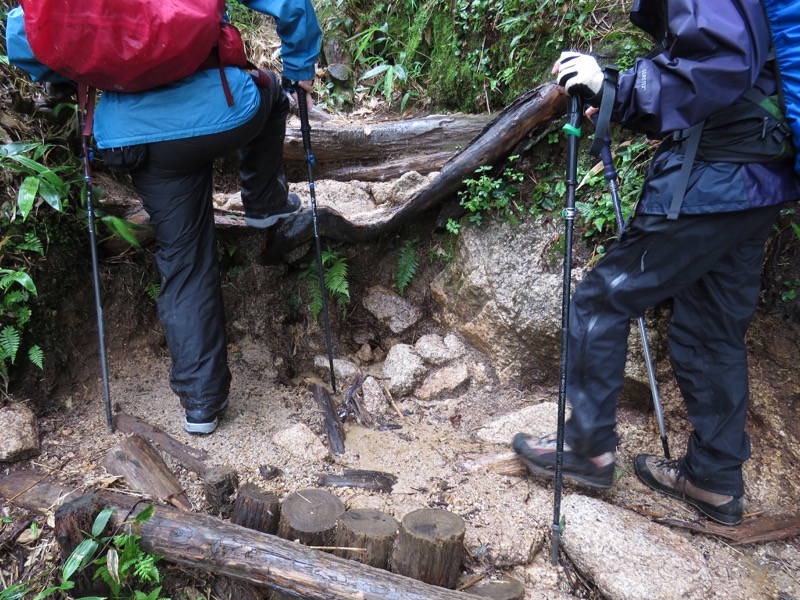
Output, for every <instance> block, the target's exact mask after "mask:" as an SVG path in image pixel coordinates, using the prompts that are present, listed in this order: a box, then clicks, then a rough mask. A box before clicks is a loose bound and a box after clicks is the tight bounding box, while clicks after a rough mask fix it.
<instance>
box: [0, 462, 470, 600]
mask: <svg viewBox="0 0 800 600" xmlns="http://www.w3.org/2000/svg"><path fill="white" fill-rule="evenodd" d="M71 494H72V492H71V490H69V489H67V488H65V487H64V486H60V485H58V484H53V483H47V482H44V481H42V480H41V476H40V475H37V474H35V473H32V472H30V471H16V472H11V473H9V474H7V475H4V476H2V477H0V496H3V497H4V498H6V499H8V500H9V501H12V500H13V502H14V503H15V504H17V505H18V506H21V507H23V508H28V509H30V510H43V509H46V508H50V507H52V506H54V505H56V504H59V503H60V501H61V499H63V498H64V497H66V496H70V495H71ZM70 497H71V498H74V499H77V496H70ZM98 497H99V499H100V500H101V502H99V503H97V505H98V506H108V507H112V508H118V509H119V511H118V514H119V515H120V518H121V517H122V516H127V515H129V514H130V513H131V511H132V510H136V511H138V510H142V509H143V508H144V506H143V503H141V501H140V499H139V498H137V497H135V496H127V495H122V494H115V493H113V492H102V493H100V494H98ZM134 507H135V508H134ZM130 516H133V515H132V514H131V515H130ZM137 533H138V534H139V535H141V545H142V548H143V549H144V550H146V551H147V552H150V553H154V554H159V555H161V556H163V557H164V558H165V559H166V560H168V561H170V562H174V563H178V564H183V565H188V566H191V567H193V568H201V569H204V570H207V571H210V572H212V573H216V574H220V575H225V576H228V577H232V578H235V579H238V580H240V581H246V582H248V583H251V584H256V585H260V586H266V587H271V588H274V589H277V590H279V591H282V592H288V593H291V594H296V595H299V596H300V597H302V598H310V599H318V600H339V599H344V600H349V599H352V600H355V599H362V600H458V599H463V598H465V597H467V596H465V595H464V594H463V593H459V592H454V591H451V590H447V589H444V588H439V587H436V586H432V585H428V584H425V583H422V582H420V581H416V580H414V579H410V578H408V577H403V576H401V575H396V574H394V573H390V572H388V571H384V570H381V569H376V568H374V567H370V566H368V565H364V564H361V563H358V562H355V561H351V560H347V559H344V558H339V557H338V556H333V555H332V554H327V553H324V552H319V551H317V550H313V549H311V548H307V547H305V546H302V545H300V544H296V543H293V542H290V541H287V540H283V539H280V538H278V537H275V536H273V535H269V534H266V533H261V532H258V531H254V530H252V529H247V528H244V527H240V526H238V525H233V524H231V523H228V522H226V521H223V520H221V519H217V518H215V517H212V516H209V515H205V514H197V513H187V512H183V511H180V510H177V509H174V508H170V507H166V506H156V508H155V511H154V514H153V516H152V518H150V519H148V520H147V521H145V522H143V523H141V524H139V525H137Z"/></svg>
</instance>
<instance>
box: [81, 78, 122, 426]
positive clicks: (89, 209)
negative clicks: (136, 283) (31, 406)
mask: <svg viewBox="0 0 800 600" xmlns="http://www.w3.org/2000/svg"><path fill="white" fill-rule="evenodd" d="M94 93H95V92H94V90H93V89H86V88H84V87H83V86H79V88H78V95H79V104H80V106H81V110H80V111H79V113H78V114H79V117H80V118H79V128H80V130H81V144H82V146H83V180H84V183H85V184H86V220H87V221H88V227H89V246H90V247H91V254H92V283H93V286H94V309H95V314H96V315H97V341H98V346H99V351H100V373H101V375H102V378H103V397H104V398H105V409H106V424H107V425H108V431H109V433H114V421H113V418H112V416H111V390H110V386H109V383H108V356H107V353H106V334H105V326H104V323H103V305H102V302H101V298H100V268H99V266H98V259H97V237H96V235H95V230H94V227H95V221H94V203H93V200H92V168H91V153H90V152H89V136H90V135H91V116H92V115H91V111H93V109H94V98H89V99H88V100H87V95H93V94H94ZM87 105H88V106H89V107H90V108H89V109H88V111H89V112H88V113H87V115H88V117H85V116H84V108H85V106H87ZM87 121H88V124H87Z"/></svg>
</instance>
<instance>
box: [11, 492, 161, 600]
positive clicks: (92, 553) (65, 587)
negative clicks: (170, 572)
mask: <svg viewBox="0 0 800 600" xmlns="http://www.w3.org/2000/svg"><path fill="white" fill-rule="evenodd" d="M153 510H154V507H153V505H152V504H151V505H149V506H148V507H147V508H146V509H145V510H143V511H142V512H140V513H139V514H138V515H137V516H136V517H135V518H134V520H133V521H132V523H130V524H129V525H132V526H133V529H135V528H136V525H138V524H141V523H143V522H145V521H146V520H148V519H150V518H151V517H152V516H153ZM114 512H115V510H114V509H111V508H106V509H104V510H102V511H100V513H99V514H98V515H97V517H96V518H95V520H94V523H93V524H92V530H91V532H90V533H88V534H87V537H86V538H85V539H84V540H83V541H81V543H80V544H78V546H77V547H76V548H75V549H74V550H73V551H72V553H71V554H70V555H69V556H68V557H67V560H66V561H64V564H63V565H62V566H61V568H60V569H59V575H60V577H59V579H60V582H59V583H58V585H54V586H51V587H48V588H45V589H44V590H42V591H39V592H38V593H36V594H35V595H33V593H34V589H35V588H34V584H33V583H32V582H23V583H18V584H16V585H14V586H11V587H9V588H8V589H6V590H4V591H3V592H0V600H18V599H21V598H24V597H28V596H29V595H32V597H33V600H44V598H48V597H50V596H53V595H55V594H59V593H61V594H64V595H66V594H65V592H69V591H70V590H72V589H73V588H74V587H75V582H74V581H73V576H74V575H75V574H76V573H78V572H82V571H84V570H85V569H87V568H88V567H89V566H90V565H94V566H95V567H96V572H95V576H94V577H95V579H98V578H99V579H102V580H103V581H104V582H105V583H106V584H107V585H108V587H109V589H110V590H111V593H112V596H111V597H112V598H113V599H115V600H117V599H119V600H123V599H124V600H129V599H131V600H159V599H161V595H160V594H161V586H156V584H158V583H159V582H160V581H161V574H160V573H159V571H158V568H157V567H156V563H157V562H158V561H159V560H161V557H160V556H155V555H152V554H148V553H147V552H145V551H144V550H142V548H141V546H140V545H139V541H140V536H139V535H136V534H133V533H121V534H117V535H114V536H104V535H103V532H104V531H105V530H106V528H107V526H108V523H109V521H110V520H111V517H112V516H113V515H114ZM148 590H149V591H148ZM80 600H103V599H101V598H95V597H83V598H81V599H80ZM161 600H169V599H166V598H165V599H161Z"/></svg>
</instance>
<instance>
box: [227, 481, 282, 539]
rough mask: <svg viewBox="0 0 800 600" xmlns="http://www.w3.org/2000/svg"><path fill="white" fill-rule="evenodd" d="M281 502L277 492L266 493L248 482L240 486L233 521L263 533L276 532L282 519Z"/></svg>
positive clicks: (234, 504) (232, 514) (232, 513)
mask: <svg viewBox="0 0 800 600" xmlns="http://www.w3.org/2000/svg"><path fill="white" fill-rule="evenodd" d="M280 509H281V503H280V499H279V498H278V496H276V495H275V494H265V493H264V492H262V491H261V490H260V489H258V488H257V487H256V486H255V485H253V484H251V483H248V484H245V485H243V486H242V487H241V488H239V494H238V496H236V502H234V503H233V511H232V512H231V523H235V524H236V525H241V526H242V527H247V528H248V529H255V530H256V531H261V532H262V533H275V531H277V529H278V520H279V519H280Z"/></svg>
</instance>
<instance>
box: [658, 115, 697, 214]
mask: <svg viewBox="0 0 800 600" xmlns="http://www.w3.org/2000/svg"><path fill="white" fill-rule="evenodd" d="M703 125H705V121H700V122H699V123H697V124H695V125H692V126H691V127H689V129H686V130H684V132H683V133H684V135H685V136H686V137H685V139H686V145H685V150H684V154H683V164H682V165H681V170H680V172H679V173H678V178H677V179H676V180H675V189H674V190H673V192H672V203H671V204H670V205H669V212H668V213H667V219H670V220H675V219H677V218H678V215H679V214H680V212H681V205H682V204H683V197H684V195H685V194H686V188H687V187H688V185H689V175H691V173H692V165H693V164H694V158H695V156H697V148H698V147H699V146H700V138H701V137H702V136H703Z"/></svg>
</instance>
